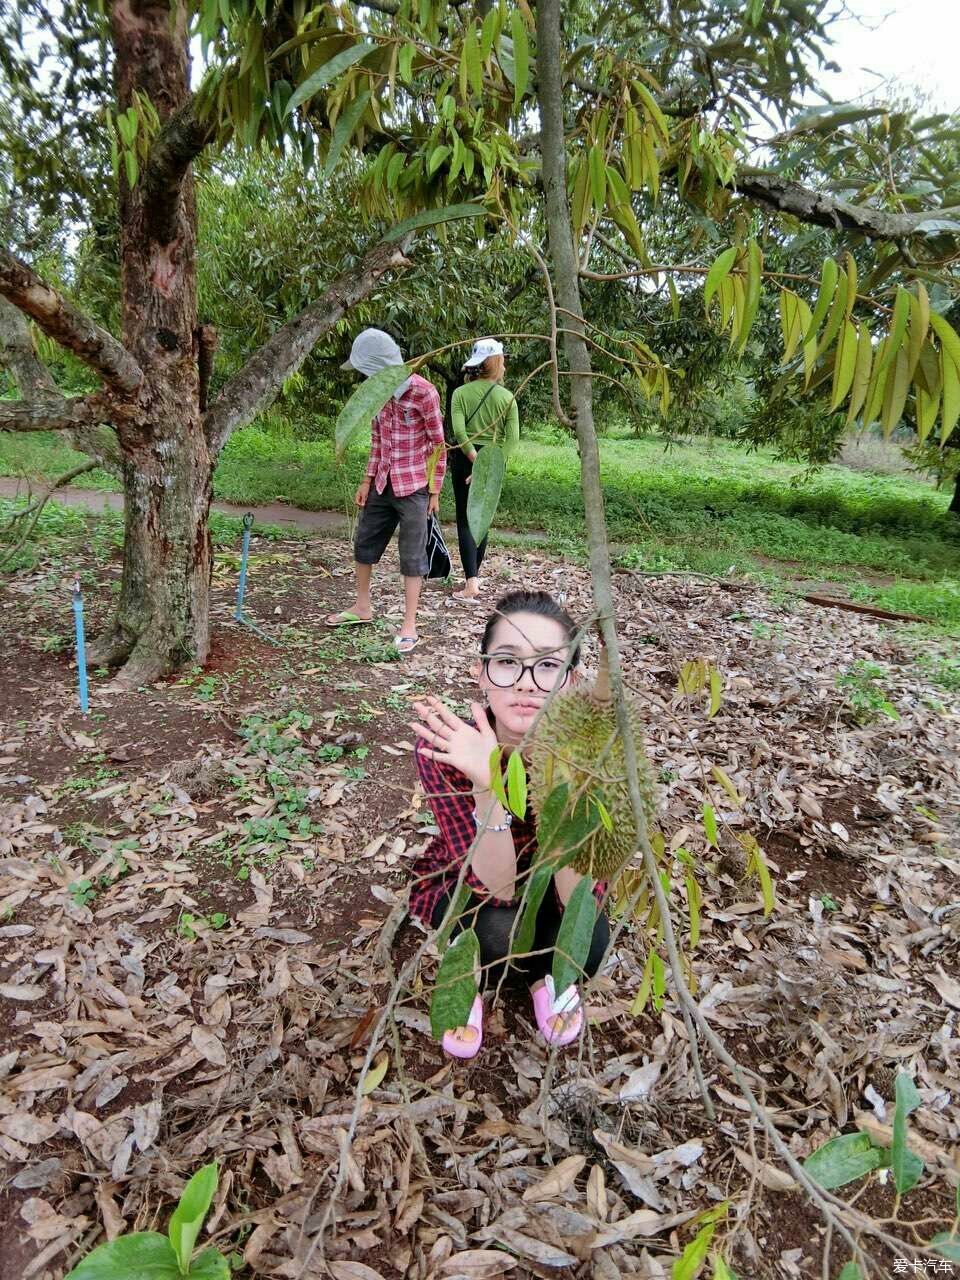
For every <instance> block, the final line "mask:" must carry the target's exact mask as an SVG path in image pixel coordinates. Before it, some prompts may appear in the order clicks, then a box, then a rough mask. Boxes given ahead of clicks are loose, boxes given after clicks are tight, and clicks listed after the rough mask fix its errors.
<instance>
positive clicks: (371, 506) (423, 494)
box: [353, 477, 430, 578]
mask: <svg viewBox="0 0 960 1280" xmlns="http://www.w3.org/2000/svg"><path fill="white" fill-rule="evenodd" d="M429 501H430V492H429V490H428V489H427V488H426V487H424V488H423V489H418V490H417V491H416V493H410V494H407V496H406V497H405V498H398V497H397V496H396V494H395V493H394V492H393V487H392V485H391V484H390V480H389V477H388V479H387V483H386V485H385V486H384V490H383V493H377V491H376V489H375V488H374V486H373V485H371V486H370V492H369V494H368V495H367V505H366V506H365V507H364V508H363V509H362V511H361V512H360V519H359V521H358V523H357V533H356V537H355V538H354V543H353V554H354V557H355V559H356V561H357V563H358V564H379V562H380V558H381V556H382V555H383V553H384V551H386V549H387V545H388V543H389V542H390V539H391V538H392V537H393V532H394V530H395V529H396V527H397V525H398V524H399V526H400V536H399V538H398V539H397V547H398V550H399V552H400V572H401V573H402V574H403V576H404V577H405V578H425V577H426V575H427V570H428V569H429V567H430V566H429V564H428V562H427V505H428V503H429Z"/></svg>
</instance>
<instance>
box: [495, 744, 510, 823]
mask: <svg viewBox="0 0 960 1280" xmlns="http://www.w3.org/2000/svg"><path fill="white" fill-rule="evenodd" d="M502 758H503V747H501V746H496V747H494V748H493V750H492V751H491V752H490V790H491V791H492V792H493V795H494V797H495V798H496V799H497V800H499V801H500V803H501V804H502V805H503V807H504V809H507V810H509V808H510V802H509V800H508V799H507V792H506V788H505V787H504V785H503V765H502Z"/></svg>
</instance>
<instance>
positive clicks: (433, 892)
mask: <svg viewBox="0 0 960 1280" xmlns="http://www.w3.org/2000/svg"><path fill="white" fill-rule="evenodd" d="M422 748H423V743H422V741H418V743H417V746H416V750H415V752H414V759H415V760H416V762H417V773H418V774H419V776H420V782H421V784H422V786H423V790H424V793H425V794H426V797H427V799H428V800H429V802H430V807H431V809H432V810H433V815H434V817H435V818H436V820H437V826H438V827H439V828H440V834H439V835H437V836H434V838H433V839H432V840H431V842H430V844H429V845H428V846H427V848H426V849H425V850H424V851H423V853H422V854H421V855H420V857H419V858H417V860H416V862H415V863H414V864H413V886H412V888H411V890H410V912H411V914H412V915H415V916H419V917H420V919H421V920H423V921H424V923H425V924H427V925H429V924H430V922H431V920H432V918H433V913H434V911H435V910H436V906H437V903H438V902H439V901H440V899H441V898H442V897H443V896H444V894H449V896H450V897H453V896H454V894H455V893H456V888H457V881H458V880H459V879H460V868H461V867H462V866H463V862H464V859H465V858H466V857H467V854H468V853H469V852H470V848H471V846H472V844H473V842H474V840H475V839H476V837H477V824H476V822H475V821H474V817H473V810H474V807H475V801H474V796H473V784H472V783H471V781H470V779H469V778H468V777H466V775H465V774H462V773H461V772H460V770H459V769H454V768H453V766H452V765H448V764H440V763H439V762H438V761H437V760H431V759H430V758H429V757H428V756H425V755H424V754H423V750H422ZM510 832H511V835H512V836H513V847H514V849H515V851H516V855H517V880H518V882H519V885H520V893H519V894H517V896H515V897H513V898H509V899H507V898H496V897H494V896H493V894H492V893H491V892H490V890H489V889H488V888H487V887H486V885H485V884H484V883H483V881H482V880H481V879H480V878H479V876H477V875H476V874H475V873H474V870H473V867H472V866H471V867H468V868H467V870H466V874H465V875H464V877H463V883H464V884H465V885H468V886H469V887H470V889H471V891H472V892H473V893H474V894H475V895H476V897H478V898H482V899H483V900H484V901H485V902H486V903H487V904H488V905H491V906H495V907H507V906H513V905H516V904H517V903H519V902H520V898H521V896H522V893H523V885H524V884H525V883H526V877H524V878H523V879H521V877H523V873H524V872H525V871H528V870H529V868H530V861H531V857H532V856H533V854H534V853H535V852H536V849H537V819H536V815H535V814H534V813H533V811H532V809H531V808H530V806H529V805H527V812H526V815H525V816H524V817H523V818H516V817H515V818H514V820H513V826H512V827H511V828H510ZM606 890H607V886H606V883H605V882H603V881H598V882H597V883H596V885H595V886H594V890H593V892H594V897H595V898H596V899H597V903H598V904H599V903H600V902H601V900H602V899H603V896H604V894H605V893H606ZM557 901H558V903H559V897H558V899H557Z"/></svg>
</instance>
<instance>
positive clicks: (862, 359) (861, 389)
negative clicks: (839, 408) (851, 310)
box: [846, 323, 873, 426]
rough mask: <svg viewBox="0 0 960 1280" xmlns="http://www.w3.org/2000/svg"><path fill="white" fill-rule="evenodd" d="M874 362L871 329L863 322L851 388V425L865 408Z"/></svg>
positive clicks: (859, 333) (848, 417)
mask: <svg viewBox="0 0 960 1280" xmlns="http://www.w3.org/2000/svg"><path fill="white" fill-rule="evenodd" d="M872 364H873V343H872V341H871V339H870V330H869V329H868V328H867V326H866V325H865V324H863V323H858V325H857V358H856V360H855V361H854V366H853V383H852V384H851V389H850V406H849V408H848V409H847V423H846V425H847V426H849V425H850V424H851V422H853V420H854V418H855V417H856V416H857V414H858V413H859V412H860V410H861V409H862V408H863V405H864V401H865V400H866V398H867V388H868V387H869V386H870V369H871V366H872Z"/></svg>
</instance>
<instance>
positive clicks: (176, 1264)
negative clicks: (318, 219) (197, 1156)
mask: <svg viewBox="0 0 960 1280" xmlns="http://www.w3.org/2000/svg"><path fill="white" fill-rule="evenodd" d="M217 1182H218V1172H217V1166H216V1164H208V1165H205V1166H204V1167H203V1168H202V1169H200V1170H199V1171H198V1172H197V1173H195V1174H194V1175H193V1177H192V1178H191V1179H190V1181H189V1182H188V1183H187V1185H186V1186H185V1187H184V1189H183V1194H182V1195H181V1197H180V1202H179V1204H178V1205H177V1207H176V1209H175V1210H174V1211H173V1216H172V1217H171V1219H170V1225H169V1226H168V1227H167V1234H166V1235H165V1236H164V1235H161V1234H160V1232H159V1231H135V1232H132V1233H131V1234H130V1235H126V1236H118V1237H117V1239H116V1240H111V1241H109V1242H108V1243H107V1244H102V1245H100V1246H99V1247H98V1248H96V1249H94V1251H93V1253H91V1254H89V1255H88V1256H87V1257H86V1258H84V1259H83V1261H82V1262H80V1263H79V1264H78V1265H77V1266H75V1267H74V1269H73V1270H72V1271H71V1272H70V1274H69V1275H68V1276H66V1277H65V1280H135V1278H136V1277H147V1276H149V1277H150V1280H181V1277H183V1276H189V1277H191V1280H229V1276H230V1265H229V1263H228V1262H227V1260H226V1258H224V1257H223V1255H222V1254H221V1253H220V1252H219V1250H217V1249H215V1248H214V1247H213V1246H212V1245H211V1246H210V1247H209V1248H207V1249H204V1250H203V1251H202V1252H201V1253H199V1254H198V1255H197V1256H196V1258H194V1256H193V1253H194V1249H195V1247H196V1243H197V1237H198V1236H199V1234H200V1228H201V1227H202V1226H203V1220H204V1218H205V1217H206V1216H207V1211H208V1210H209V1208H210V1205H211V1203H212V1201H213V1197H214V1195H215V1194H216V1190H217Z"/></svg>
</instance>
